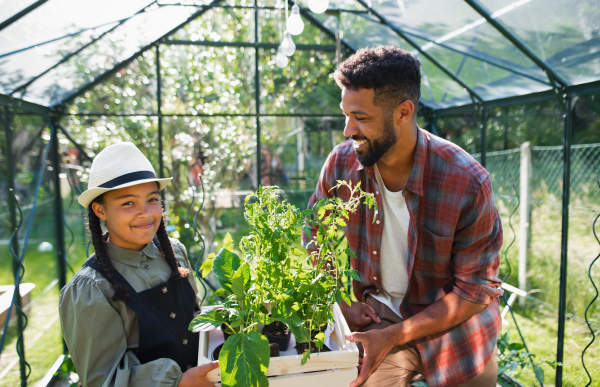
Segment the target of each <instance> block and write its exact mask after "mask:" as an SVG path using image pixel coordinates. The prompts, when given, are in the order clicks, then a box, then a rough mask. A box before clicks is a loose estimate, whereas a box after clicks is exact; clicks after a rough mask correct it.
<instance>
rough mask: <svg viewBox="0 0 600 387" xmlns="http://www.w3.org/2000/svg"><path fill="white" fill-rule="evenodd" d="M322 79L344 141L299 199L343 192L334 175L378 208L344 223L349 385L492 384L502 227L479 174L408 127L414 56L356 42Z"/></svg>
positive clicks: (415, 83)
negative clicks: (335, 90)
mask: <svg viewBox="0 0 600 387" xmlns="http://www.w3.org/2000/svg"><path fill="white" fill-rule="evenodd" d="M334 77H335V81H336V83H337V85H338V86H339V87H340V88H341V89H342V103H341V108H342V110H343V112H344V115H345V116H346V127H345V129H344V135H345V136H346V137H350V140H348V141H346V142H344V143H343V144H341V145H339V146H337V147H336V148H335V149H334V150H333V151H332V152H331V154H330V155H329V157H328V159H327V161H326V163H325V166H324V167H323V170H322V172H321V176H320V178H319V182H318V184H317V188H316V192H315V194H314V195H313V197H312V198H311V200H310V202H309V206H310V207H312V205H313V204H314V203H315V202H316V201H317V200H318V199H320V198H322V197H331V196H338V197H341V198H343V199H345V200H346V199H347V198H348V195H349V191H348V190H347V189H340V190H331V191H330V189H331V187H333V186H335V185H336V181H337V180H346V181H352V183H353V184H357V183H358V182H360V183H361V187H362V188H363V189H364V190H365V191H367V192H370V193H372V194H373V195H375V198H376V199H377V206H378V211H377V212H375V209H372V210H369V209H368V208H367V206H361V207H360V208H359V210H358V211H357V212H356V213H355V214H352V215H351V218H350V221H349V222H348V226H347V227H346V229H345V231H346V236H347V239H348V244H349V247H350V248H351V249H352V250H353V251H354V252H355V253H356V255H357V257H358V258H357V259H354V258H353V259H352V266H353V268H354V269H356V270H358V273H359V276H360V279H361V281H360V282H358V281H354V283H353V287H354V294H355V296H356V298H357V300H358V302H353V303H352V304H351V305H347V304H345V303H344V302H342V312H343V313H344V316H345V318H346V320H347V321H348V324H349V326H350V329H351V330H352V331H353V333H352V334H351V335H349V336H348V337H347V338H348V340H350V341H354V342H360V343H361V344H362V347H364V357H363V358H362V359H361V361H360V365H359V374H358V378H357V379H356V380H355V381H354V382H353V383H352V384H351V387H358V386H360V385H363V383H364V386H407V385H410V381H411V380H412V379H413V377H414V376H416V375H417V374H421V375H424V376H425V378H426V380H427V382H428V383H429V385H430V386H432V387H454V386H463V387H464V386H477V387H487V386H489V387H493V386H495V385H496V372H497V362H496V352H497V348H496V340H497V337H498V334H499V332H500V325H501V319H500V313H499V307H498V296H500V295H501V294H502V291H501V290H500V284H501V282H500V280H499V279H498V277H497V275H498V267H499V263H500V257H499V251H500V248H501V246H502V226H501V224H500V217H499V215H498V211H497V209H496V206H495V204H494V195H493V192H492V186H491V183H490V177H489V174H488V172H487V171H486V170H485V169H484V168H483V167H482V166H481V165H480V164H479V163H478V162H477V161H475V160H474V159H473V158H472V157H471V156H470V155H468V154H467V153H466V152H465V151H463V150H462V149H461V148H459V147H458V146H456V145H454V144H452V143H450V142H448V141H445V140H443V139H441V138H439V137H436V136H434V135H432V134H430V133H428V132H426V131H424V130H422V129H420V128H419V127H418V126H417V123H416V109H417V104H418V101H419V97H420V84H421V77H420V63H419V61H418V60H417V59H415V58H414V57H413V56H412V55H410V54H409V53H408V52H407V51H405V50H402V49H399V48H396V47H393V46H381V47H376V48H369V49H361V50H359V51H358V52H356V53H355V54H354V55H352V56H351V57H350V58H348V59H347V60H346V61H345V62H343V63H342V64H341V65H340V67H339V69H338V70H337V71H336V72H335V74H334ZM374 216H376V218H375V219H376V220H375V221H373V218H374ZM313 236H314V233H313ZM310 238H311V237H310V236H307V235H304V238H303V243H304V245H305V246H307V248H308V249H309V251H310V248H311V245H310Z"/></svg>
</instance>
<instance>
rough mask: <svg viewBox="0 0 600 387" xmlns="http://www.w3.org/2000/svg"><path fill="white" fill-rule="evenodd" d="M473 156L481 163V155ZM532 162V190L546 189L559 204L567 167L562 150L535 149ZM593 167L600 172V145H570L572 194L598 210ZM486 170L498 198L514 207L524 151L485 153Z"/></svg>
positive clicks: (544, 147) (597, 195)
mask: <svg viewBox="0 0 600 387" xmlns="http://www.w3.org/2000/svg"><path fill="white" fill-rule="evenodd" d="M473 157H475V158H476V159H477V160H481V154H479V153H477V154H474V155H473ZM532 159H533V179H532V189H533V190H534V191H535V190H540V189H543V190H547V192H548V193H549V194H551V195H552V196H553V197H555V198H556V199H557V200H558V201H560V198H561V196H562V181H563V170H564V165H565V163H564V159H563V147H562V146H534V147H532ZM594 167H596V169H598V170H599V172H600V144H583V145H572V146H571V195H572V197H577V198H578V199H581V201H582V202H583V203H585V204H587V205H589V206H590V207H591V208H596V207H597V206H598V204H599V203H600V191H599V190H598V189H594V188H595V186H594V184H595V179H594ZM486 168H487V170H488V171H489V173H490V176H491V180H492V185H493V187H494V193H495V195H496V198H497V199H498V200H502V201H504V202H505V204H507V205H509V206H510V205H514V204H515V203H516V197H515V189H516V194H518V192H519V189H520V172H521V150H520V149H519V148H516V149H509V150H505V151H497V152H488V153H486ZM513 184H514V188H513ZM534 204H535V203H534Z"/></svg>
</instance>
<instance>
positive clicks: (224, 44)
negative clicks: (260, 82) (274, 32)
mask: <svg viewBox="0 0 600 387" xmlns="http://www.w3.org/2000/svg"><path fill="white" fill-rule="evenodd" d="M162 44H176V45H180V46H207V47H254V48H266V49H269V48H274V49H277V47H279V44H276V43H249V42H213V41H207V40H165V41H163V42H162ZM335 49H336V47H335V46H334V45H332V44H328V45H321V44H297V45H296V50H301V51H309V50H321V51H330V52H331V51H335Z"/></svg>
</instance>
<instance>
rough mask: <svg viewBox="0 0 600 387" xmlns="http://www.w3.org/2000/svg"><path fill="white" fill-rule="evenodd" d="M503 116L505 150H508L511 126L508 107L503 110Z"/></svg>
mask: <svg viewBox="0 0 600 387" xmlns="http://www.w3.org/2000/svg"><path fill="white" fill-rule="evenodd" d="M502 116H503V117H504V120H503V121H504V150H507V149H508V125H509V119H508V107H505V108H504V109H502Z"/></svg>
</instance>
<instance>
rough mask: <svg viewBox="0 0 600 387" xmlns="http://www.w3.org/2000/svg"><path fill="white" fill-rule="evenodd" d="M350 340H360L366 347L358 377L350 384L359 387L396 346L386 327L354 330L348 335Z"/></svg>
mask: <svg viewBox="0 0 600 387" xmlns="http://www.w3.org/2000/svg"><path fill="white" fill-rule="evenodd" d="M346 339H347V340H348V341H352V342H357V341H360V342H361V343H362V345H363V348H364V349H365V355H364V357H363V358H362V362H361V361H360V360H359V366H358V377H357V378H356V380H355V381H353V382H352V383H351V384H350V387H358V386H360V385H362V384H363V383H364V382H366V381H367V379H369V376H371V374H372V373H373V372H375V370H376V369H377V367H379V365H380V364H381V362H382V361H383V359H385V357H386V356H387V355H388V353H389V352H390V351H391V350H392V348H394V344H393V343H392V342H391V341H390V340H389V338H388V337H387V335H386V333H385V329H381V330H380V329H374V330H371V331H368V332H362V333H361V332H353V333H351V334H349V335H346Z"/></svg>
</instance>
